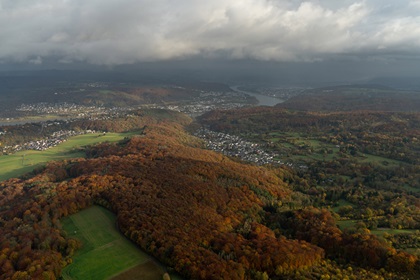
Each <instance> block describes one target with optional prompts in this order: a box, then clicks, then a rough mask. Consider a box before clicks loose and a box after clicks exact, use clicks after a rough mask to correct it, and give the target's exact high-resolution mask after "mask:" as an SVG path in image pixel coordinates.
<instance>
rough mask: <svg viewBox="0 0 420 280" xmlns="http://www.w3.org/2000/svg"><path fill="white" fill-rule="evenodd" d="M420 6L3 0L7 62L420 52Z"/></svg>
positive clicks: (0, 34)
mask: <svg viewBox="0 0 420 280" xmlns="http://www.w3.org/2000/svg"><path fill="white" fill-rule="evenodd" d="M418 15H420V1H418V0H413V1H379V0H365V1H347V0H343V1H332V0H330V1H328V0H324V1H323V0H318V1H306V2H304V1H294V0H289V1H279V0H240V1H239V0H209V1H197V0H181V1H172V0H118V1H117V0H89V1H86V0H73V1H70V0H31V1H25V0H0V62H1V61H3V62H10V61H20V62H30V63H34V64H37V63H42V60H43V59H44V58H47V57H54V58H56V59H58V60H59V61H61V62H63V63H70V62H74V61H86V62H88V63H93V64H108V65H115V64H125V63H134V62H137V61H155V60H168V59H179V58H188V57H193V56H205V57H228V58H232V59H242V58H251V59H260V60H276V61H317V60H323V59H326V58H329V57H336V56H340V55H346V56H354V57H364V58H366V57H370V58H371V59H382V58H383V57H385V58H386V59H393V58H396V57H401V56H407V57H413V56H414V57H418V56H419V54H420V16H418Z"/></svg>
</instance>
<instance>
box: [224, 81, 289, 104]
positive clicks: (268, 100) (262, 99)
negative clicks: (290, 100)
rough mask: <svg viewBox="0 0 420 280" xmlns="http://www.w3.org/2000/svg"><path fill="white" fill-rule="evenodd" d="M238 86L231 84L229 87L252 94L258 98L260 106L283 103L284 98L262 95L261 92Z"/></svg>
mask: <svg viewBox="0 0 420 280" xmlns="http://www.w3.org/2000/svg"><path fill="white" fill-rule="evenodd" d="M239 87H240V85H237V86H231V87H230V88H231V89H232V90H233V91H236V92H240V93H244V94H248V95H251V96H254V97H255V98H256V99H257V100H258V105H260V106H274V105H276V104H278V103H283V102H284V100H282V99H278V98H275V97H271V96H267V95H263V94H259V93H255V92H250V91H245V90H240V89H239Z"/></svg>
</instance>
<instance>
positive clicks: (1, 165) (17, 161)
mask: <svg viewBox="0 0 420 280" xmlns="http://www.w3.org/2000/svg"><path fill="white" fill-rule="evenodd" d="M134 134H135V133H133V132H128V133H106V134H103V133H92V134H84V135H78V136H74V137H71V138H69V139H68V140H67V141H66V142H63V143H61V144H60V145H58V146H56V147H53V148H50V149H48V150H45V151H34V150H26V151H20V152H17V153H14V154H11V155H3V156H0V181H3V180H7V179H9V178H14V177H19V176H21V175H23V174H25V173H28V172H30V171H32V170H34V169H35V168H37V167H39V166H41V165H43V164H45V163H47V162H48V161H52V160H64V159H70V158H77V157H84V156H85V154H84V152H83V151H82V150H81V148H82V147H84V146H87V145H93V144H97V143H100V142H116V141H120V140H122V139H124V137H129V136H132V135H134Z"/></svg>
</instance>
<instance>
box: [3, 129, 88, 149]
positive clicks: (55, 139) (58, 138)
mask: <svg viewBox="0 0 420 280" xmlns="http://www.w3.org/2000/svg"><path fill="white" fill-rule="evenodd" d="M88 133H96V131H95V130H85V131H74V130H60V131H56V132H54V133H53V134H52V135H51V136H50V137H48V138H45V139H40V140H34V141H29V142H27V143H24V144H21V145H14V146H4V147H3V150H2V153H3V154H9V153H15V152H18V151H25V150H36V151H45V150H47V149H49V148H52V147H55V146H57V145H59V144H61V143H63V142H65V141H66V140H67V139H68V138H69V137H72V136H76V135H82V134H88Z"/></svg>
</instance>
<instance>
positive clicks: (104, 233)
mask: <svg viewBox="0 0 420 280" xmlns="http://www.w3.org/2000/svg"><path fill="white" fill-rule="evenodd" d="M115 220H116V217H115V215H114V214H113V213H112V212H110V211H109V210H107V209H105V208H103V207H100V206H92V207H90V208H88V209H85V210H82V211H80V212H78V213H76V214H74V215H71V216H69V217H67V218H65V219H63V220H62V225H63V229H64V230H65V231H66V232H67V234H68V236H69V237H72V238H76V239H79V240H80V241H81V242H82V248H81V249H79V250H78V251H77V252H76V254H75V256H74V257H73V263H72V264H70V265H69V266H67V267H65V268H64V270H63V273H62V276H63V279H66V280H70V279H86V280H88V279H91V280H95V279H113V278H114V277H116V278H117V277H118V275H119V274H121V273H124V272H125V271H130V270H131V269H132V268H135V267H137V268H138V267H142V268H143V270H140V271H138V273H139V274H141V273H143V275H145V276H146V275H147V277H146V278H141V279H145V280H154V279H162V275H163V273H164V272H165V271H164V270H163V268H162V267H161V266H159V265H157V264H156V263H155V262H154V261H153V260H151V258H150V256H148V255H147V254H146V253H144V252H143V251H141V250H140V249H139V248H138V247H137V246H136V245H135V244H134V243H132V242H131V241H129V240H128V239H126V238H125V237H124V236H123V235H122V234H121V233H120V232H119V231H118V230H117V228H116V226H115ZM139 279H140V278H139Z"/></svg>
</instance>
